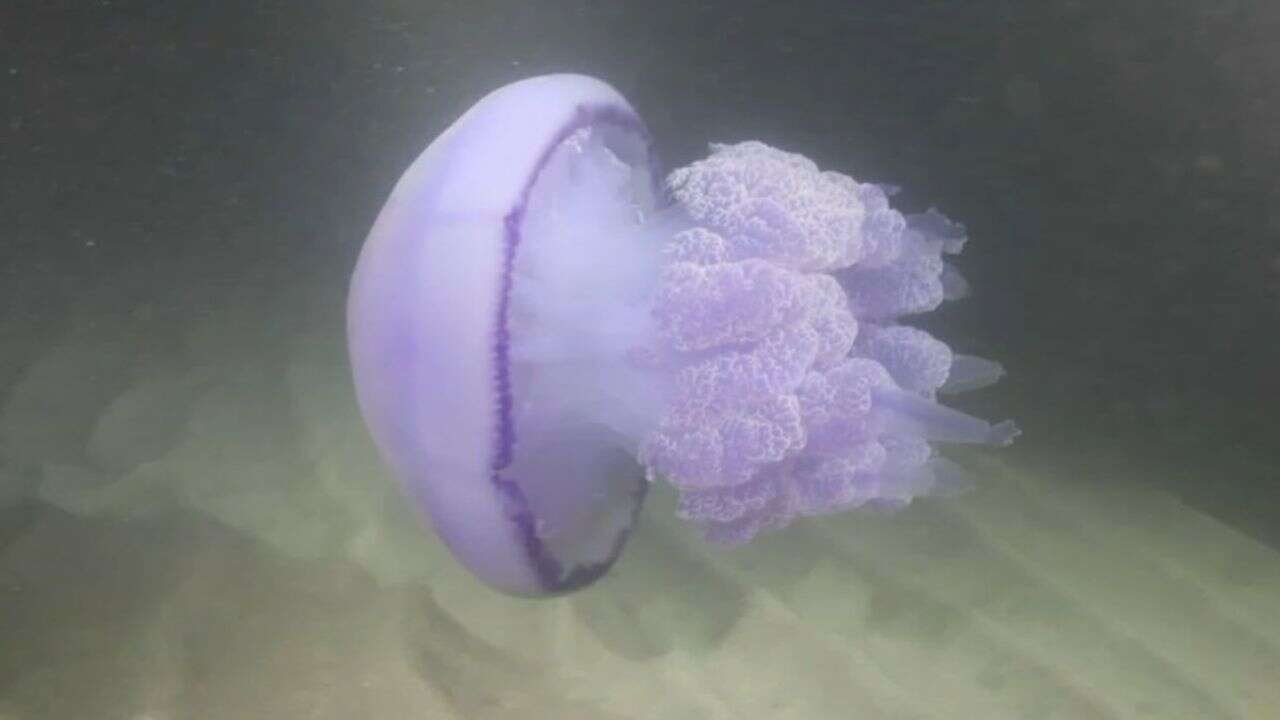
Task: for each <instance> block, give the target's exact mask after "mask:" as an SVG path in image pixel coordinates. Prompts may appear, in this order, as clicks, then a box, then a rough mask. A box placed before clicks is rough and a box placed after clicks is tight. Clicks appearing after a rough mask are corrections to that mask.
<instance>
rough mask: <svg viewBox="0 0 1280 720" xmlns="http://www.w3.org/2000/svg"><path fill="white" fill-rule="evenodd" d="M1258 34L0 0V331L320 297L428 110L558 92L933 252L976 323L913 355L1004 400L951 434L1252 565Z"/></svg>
mask: <svg viewBox="0 0 1280 720" xmlns="http://www.w3.org/2000/svg"><path fill="white" fill-rule="evenodd" d="M1277 37H1280V5H1277V4H1275V3H1268V2H1263V1H1262V0H1259V1H1257V2H1247V1H1245V0H1225V1H1223V2H1212V3H1210V2H1168V1H1167V0H1158V1H1157V0H1149V1H1142V0H1120V1H1107V2H1085V1H1082V0H1052V1H1049V2H1013V1H997V0H982V1H973V2H900V1H897V0H894V1H881V0H876V1H865V2H825V3H820V2H786V3H778V2H754V1H751V0H731V1H720V2H696V1H690V0H680V1H679V2H668V1H665V0H648V1H646V2H590V1H587V0H554V1H549V0H540V1H537V2H519V3H517V2H503V1H500V0H453V1H445V2H425V1H418V0H414V1H409V0H398V1H385V2H362V3H348V2H334V1H320V2H317V1H315V0H306V1H305V2H303V1H301V0H282V1H273V2H257V1H253V2H250V1H247V0H231V1H227V2H218V3H189V2H146V1H141V0H133V1H128V0H122V1H118V2H108V1H103V2H87V1H75V2H68V1H62V2H57V1H53V2H36V1H34V0H8V1H7V2H5V3H4V4H3V6H0V88H2V90H0V93H2V96H3V98H4V103H3V106H2V107H3V115H2V116H0V121H2V122H0V312H5V313H12V314H13V315H15V316H21V317H22V319H23V320H22V322H23V324H24V326H25V327H29V328H30V329H31V331H32V332H33V333H36V334H41V333H45V334H49V335H52V334H54V333H56V332H57V331H58V330H59V329H60V328H61V327H62V325H63V324H65V310H66V308H67V307H68V305H69V304H70V303H72V302H73V301H78V302H80V303H82V304H83V302H84V298H86V297H89V298H92V297H93V294H94V293H95V292H99V291H102V290H104V289H105V290H106V291H109V293H110V294H111V295H112V296H113V297H118V296H120V295H124V296H126V297H127V298H129V299H130V300H131V302H132V307H133V310H132V311H134V312H142V313H148V314H158V315H161V316H169V317H171V318H175V319H177V320H178V321H181V319H182V318H184V317H198V316H202V315H205V314H209V313H217V312H218V308H219V306H220V298H219V297H217V295H216V290H215V291H212V292H211V291H210V289H209V288H210V287H214V288H216V287H218V285H219V281H220V279H222V278H225V279H226V281H227V283H228V284H231V283H232V282H233V281H234V280H235V279H236V278H238V277H241V276H242V275H243V274H244V273H246V272H255V273H258V274H259V276H260V277H263V278H265V281H267V282H271V283H278V284H281V285H289V284H315V283H335V284H342V283H345V281H346V277H347V274H348V273H349V270H350V268H351V267H352V264H353V262H354V259H355V256H356V253H357V252H358V249H359V246H360V243H361V241H362V240H363V237H364V234H365V232H366V231H367V228H368V226H369V224H370V222H371V221H372V219H373V217H374V215H375V213H376V212H377V210H378V208H379V207H380V205H381V203H382V201H383V200H384V198H385V196H386V193H387V192H388V190H389V188H390V186H391V185H392V183H393V182H394V181H395V179H396V178H397V177H398V176H399V174H400V172H401V171H402V170H403V168H404V167H405V165H406V164H407V163H408V162H409V161H410V159H411V158H412V157H414V156H415V155H416V154H417V153H418V152H419V151H420V150H421V148H422V147H423V146H425V144H426V143H427V142H428V141H429V140H430V139H431V138H432V137H433V136H434V135H435V134H436V133H437V132H439V131H440V130H441V129H443V128H444V127H445V126H446V125H447V124H448V123H449V122H450V121H451V120H452V119H453V118H454V117H455V116H456V115H457V114H458V113H459V112H460V111H461V110H463V109H465V108H466V107H467V106H468V105H469V104H470V103H471V102H473V101H474V100H475V99H476V98H477V97H478V96H479V95H481V94H483V93H484V92H486V91H487V90H489V89H491V88H494V87H496V86H498V85H501V84H503V83H506V82H508V81H512V80H515V79H518V78H521V77H526V76H530V75H534V74H540V73H545V72H553V71H577V72H584V73H588V74H593V75H597V76H600V77H602V78H604V79H606V80H608V81H609V82H611V83H612V84H614V85H615V86H616V87H618V88H619V89H620V90H621V91H622V92H623V94H625V95H627V96H628V97H629V98H630V99H631V100H632V102H633V103H634V104H635V105H636V107H637V108H638V109H639V110H640V112H641V114H642V115H643V116H644V117H645V118H646V120H647V121H648V122H649V124H650V125H651V128H652V130H653V133H654V136H655V139H656V144H657V146H658V148H659V152H660V154H661V156H662V157H663V159H664V160H665V161H666V162H668V163H669V164H670V165H672V166H674V165H676V164H680V163H683V162H686V161H689V160H691V159H694V158H696V157H698V156H699V155H700V154H701V153H702V152H703V150H704V147H705V145H704V144H705V142H707V141H735V140H740V139H748V138H758V139H762V140H765V141H767V142H770V143H772V144H775V145H778V146H781V147H784V148H786V149H790V150H794V151H798V152H801V153H804V154H806V155H809V156H811V157H813V158H815V159H816V160H817V161H818V162H819V163H820V164H821V165H823V166H824V167H828V168H833V169H840V170H844V171H846V172H849V173H850V174H853V175H855V176H856V177H858V178H859V179H863V180H877V181H887V182H893V183H896V184H900V185H902V186H903V187H905V188H906V194H905V196H904V198H905V202H906V203H907V204H909V205H914V206H924V205H927V204H936V205H937V206H939V207H940V208H942V209H943V210H944V211H945V212H947V213H948V214H950V215H952V216H953V217H957V218H959V219H961V220H963V221H964V222H965V223H966V224H967V225H968V226H969V228H970V230H971V233H972V237H973V243H972V244H971V245H970V249H969V250H968V251H967V252H966V254H965V256H964V258H963V259H962V261H961V266H962V268H963V270H964V271H965V272H966V274H967V275H968V276H969V278H970V279H971V281H972V283H973V285H974V287H975V288H976V292H975V294H974V297H973V298H971V299H970V300H969V301H967V302H966V303H963V304H960V305H957V306H956V307H955V308H951V309H947V310H945V311H944V312H942V313H940V314H939V317H937V318H934V319H932V320H931V321H930V327H934V328H937V329H938V330H939V332H940V334H941V335H942V336H943V337H945V338H947V339H949V340H951V341H952V342H953V344H954V345H955V346H957V347H958V348H960V349H963V350H968V351H972V352H978V353H982V354H986V355H989V356H992V357H998V358H1000V359H1002V360H1003V361H1004V362H1005V364H1006V366H1007V367H1008V369H1009V373H1010V374H1009V378H1008V379H1007V380H1006V382H1004V383H1003V384H1002V385H1001V386H999V387H998V389H995V390H992V391H988V392H987V393H984V394H983V396H982V397H981V398H977V399H975V400H972V401H970V402H971V403H978V404H979V405H971V406H970V407H974V408H978V409H980V410H982V411H983V412H984V413H985V414H987V415H990V416H1014V417H1018V418H1020V419H1021V421H1022V424H1023V426H1024V429H1025V431H1026V434H1025V436H1024V437H1023V439H1022V441H1021V443H1020V446H1019V447H1018V448H1017V449H1016V450H1015V451H1014V452H1018V453H1022V454H1025V455H1027V456H1029V457H1030V458H1031V459H1032V460H1034V458H1035V457H1036V455H1037V453H1040V452H1042V451H1043V453H1044V456H1045V457H1048V456H1050V455H1052V456H1053V457H1054V458H1055V460H1054V462H1057V463H1061V462H1062V460H1061V458H1062V457H1070V458H1074V460H1073V462H1078V463H1079V467H1078V470H1079V476H1080V478H1081V482H1092V481H1095V480H1090V479H1089V478H1095V477H1100V478H1103V481H1105V477H1106V476H1107V475H1109V474H1115V473H1129V474H1134V473H1136V474H1139V475H1141V476H1143V477H1144V478H1146V479H1148V480H1150V481H1152V482H1157V483H1160V484H1163V485H1167V487H1168V488H1170V489H1172V490H1173V491H1174V492H1176V493H1177V494H1179V495H1180V496H1181V497H1183V498H1184V499H1185V500H1186V502H1188V503H1189V504H1192V505H1194V506H1196V507H1198V508H1200V509H1202V510H1204V511H1207V512H1209V513H1211V514H1213V515H1216V516H1217V517H1219V518H1222V519H1224V520H1226V521H1227V522H1229V523H1230V524H1232V525H1235V526H1237V527H1239V528H1241V529H1243V530H1245V531H1246V532H1248V533H1250V534H1252V535H1254V536H1256V537H1258V538H1260V539H1263V540H1264V541H1266V542H1269V543H1271V544H1273V545H1275V546H1278V547H1280V499H1278V498H1280V442H1278V441H1277V438H1280V172H1278V171H1280V42H1277V41H1276V40H1275V38H1277ZM197 280H198V281H199V282H196V281H197ZM77 299H78V300H77ZM113 307H114V306H113ZM116 311H117V310H114V309H112V310H111V312H116ZM279 322H280V323H281V324H282V325H287V324H288V323H289V322H290V320H289V318H285V317H282V318H280V319H279ZM29 360H30V358H29V357H26V356H24V355H23V352H22V351H21V349H20V348H19V347H18V346H17V345H11V346H10V347H9V348H4V349H0V388H3V387H6V386H7V385H8V384H9V383H10V382H12V381H13V380H14V378H15V377H17V376H18V374H19V373H20V372H21V371H22V369H23V367H24V364H25V363H26V362H28V361H29ZM1064 451H1066V452H1065V453H1064ZM1071 469H1076V468H1068V470H1071ZM8 512H9V514H10V516H12V514H13V513H15V512H19V511H15V510H10V511H8ZM20 512H23V513H33V512H40V511H39V510H38V509H36V508H34V507H32V506H26V507H24V508H22V509H21V510H20ZM10 519H11V520H12V519H13V518H12V517H10Z"/></svg>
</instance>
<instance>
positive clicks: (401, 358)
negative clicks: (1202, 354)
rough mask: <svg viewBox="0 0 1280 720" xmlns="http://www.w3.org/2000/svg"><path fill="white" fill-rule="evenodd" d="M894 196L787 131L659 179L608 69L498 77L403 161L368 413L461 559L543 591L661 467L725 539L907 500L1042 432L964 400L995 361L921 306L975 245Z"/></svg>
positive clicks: (687, 511) (383, 272)
mask: <svg viewBox="0 0 1280 720" xmlns="http://www.w3.org/2000/svg"><path fill="white" fill-rule="evenodd" d="M892 192H893V191H892V189H891V188H886V187H882V186H878V185H875V184H870V183H860V182H858V181H856V180H854V179H852V178H851V177H849V176H847V175H843V174H840V173H836V172H831V171H824V170H820V169H819V168H818V166H817V165H816V164H815V163H814V162H813V161H812V160H809V159H808V158H805V157H803V156H801V155H798V154H793V153H789V152H785V151H783V150H779V149H776V148H774V147H771V146H769V145H766V144H764V143H761V142H756V141H748V142H740V143H736V144H725V145H712V146H711V148H710V154H709V155H708V156H707V157H706V158H704V159H701V160H698V161H696V162H694V163H692V164H690V165H688V166H687V167H683V168H680V169H677V170H675V171H673V172H671V173H669V174H667V175H666V176H665V178H660V177H659V174H658V171H657V168H656V167H655V161H654V158H653V155H652V153H651V148H650V138H649V134H648V132H647V130H646V128H645V125H644V123H643V122H642V120H641V119H640V117H639V115H638V114H637V113H636V111H635V110H634V109H633V108H632V106H631V105H630V104H629V103H628V102H627V101H626V100H625V99H624V98H623V97H622V96H621V95H620V94H619V93H618V92H617V91H616V90H614V89H613V88H612V87H610V86H609V85H607V84H606V83H604V82H602V81H600V80H597V79H594V78H591V77H586V76H581V75H571V74H559V75H548V76H542V77H535V78H531V79H527V80H522V81H519V82H516V83H513V84H511V85H507V86H505V87H502V88H500V89H498V90H496V91H493V92H492V93H490V94H489V95H487V96H485V97H484V98H482V99H481V100H480V101H479V102H477V103H476V104H475V105H474V106H473V107H472V108H471V109H470V110H468V111H467V112H466V113H464V114H463V115H462V116H461V117H460V118H459V119H458V120H457V121H456V122H454V123H453V124H452V125H451V126H450V127H448V128H447V129H446V130H445V131H444V132H443V133H442V134H441V135H440V136H439V137H437V138H436V139H435V140H434V141H433V142H432V143H431V144H430V145H429V146H428V147H427V148H426V150H425V151H423V153H422V154H421V156H419V157H418V158H417V159H416V160H415V161H414V162H413V163H412V165H411V166H410V167H409V168H408V170H407V171H406V172H405V173H404V175H403V176H402V177H401V178H400V180H399V182H398V183H397V184H396V186H395V188H394V190H393V191H392V193H391V195H390V197H389V199H388V200H387V201H386V204H385V206H384V207H383V209H382V211H381V213H380V214H379V215H378V217H377V219H376V221H375V223H374V225H373V227H372V229H371V231H370V233H369V235H368V238H367V239H366V241H365V244H364V246H363V248H362V249H361V252H360V256H359V259H358V261H357V263H356V268H355V271H354V274H353V277H352V280H351V285H350V290H349V296H348V306H347V335H348V348H349V355H350V360H351V366H352V371H353V376H354V384H355V389H356V395H357V399H358V402H359V406H360V410H361V413H362V415H363V418H364V420H365V424H366V426H367V427H368V429H369V431H370V434H371V435H372V437H373V439H374V441H375V444H376V445H377V446H378V449H379V451H380V454H381V455H382V457H383V458H384V460H385V462H386V463H387V465H388V466H389V467H390V469H391V471H392V472H393V474H394V475H395V476H396V477H398V479H399V480H400V481H401V483H402V485H403V488H404V490H405V495H406V497H407V498H408V499H409V501H411V502H413V503H414V504H415V505H416V506H417V507H418V508H419V509H421V510H422V511H423V513H424V514H425V517H426V519H427V521H428V523H429V525H430V527H431V528H432V529H434V531H435V533H436V534H437V535H438V536H439V537H440V539H441V540H442V541H443V542H444V544H445V545H446V546H447V547H448V549H449V550H450V552H451V553H452V554H453V556H454V557H455V558H457V560H458V561H460V562H461V563H462V564H463V565H464V566H465V567H466V568H467V569H469V570H470V571H471V573H472V574H474V575H475V576H476V577H477V578H479V579H480V580H481V581H483V582H484V583H487V584H488V585H490V586H492V587H493V588H496V589H497V590H500V591H502V592H505V593H510V594H513V595H518V596H545V595H556V594H561V593H565V592H568V591H572V590H575V589H578V588H581V587H584V586H586V585H588V584H590V583H592V582H593V581H595V580H596V579H598V578H600V577H601V576H602V575H604V573H605V572H606V571H607V570H608V569H609V568H610V567H611V566H612V565H613V564H614V562H615V561H616V560H617V558H618V557H619V555H620V553H621V552H622V548H623V545H624V544H625V542H626V540H627V537H628V534H629V533H630V531H631V530H632V528H633V527H634V526H635V524H636V521H637V516H638V514H639V512H640V508H641V505H642V503H643V501H644V498H645V495H646V492H647V490H648V488H649V485H650V484H651V483H653V482H666V483H669V484H670V485H672V486H674V487H675V488H676V490H677V491H678V494H679V501H678V506H677V513H678V515H679V516H680V517H681V518H682V519H684V520H685V521H687V522H689V523H691V524H692V525H693V526H694V527H695V528H696V529H697V530H698V531H699V532H700V534H701V535H702V536H703V537H705V538H706V540H707V541H708V542H712V543H718V544H721V545H726V546H733V545H740V544H743V543H746V542H747V541H749V540H751V539H752V538H753V537H755V536H757V535H758V534H759V533H762V532H766V531H772V530H777V529H780V528H782V527H783V526H786V525H787V524H789V523H791V522H792V521H794V520H796V519H798V518H803V517H806V516H818V515H826V514H831V513H837V512H842V511H846V510H851V509H854V508H896V507H901V506H903V505H905V504H907V503H909V502H910V501H911V500H912V499H913V498H916V497H920V496H924V495H930V494H937V493H941V492H947V491H949V490H950V489H952V488H954V487H956V486H957V484H958V483H959V482H960V481H961V478H962V476H963V472H962V471H961V470H960V469H959V468H958V467H957V466H956V465H954V464H953V463H951V462H948V461H947V460H946V459H945V458H944V457H942V456H941V455H940V454H938V453H937V452H936V451H935V445H937V444H941V443H985V444H990V445H1004V444H1007V443H1009V442H1010V441H1011V440H1012V439H1013V437H1014V436H1015V435H1017V433H1018V430H1017V428H1016V426H1015V425H1014V424H1013V423H1012V422H1010V421H1005V422H1001V423H997V424H992V423H988V422H986V421H984V420H981V419H978V418H976V417H972V416H970V415H967V414H964V413H962V412H960V411H957V410H954V409H951V408H948V407H947V406H945V405H943V404H941V403H939V402H938V394H939V393H944V392H947V391H952V390H954V391H959V390H970V389H975V388H977V387H981V386H983V385H987V384H990V383H991V382H993V381H995V380H996V379H997V378H998V377H999V376H1000V375H1001V374H1002V372H1003V371H1002V369H1001V367H1000V365H999V364H998V363H996V362H993V361H990V360H984V359H981V358H977V357H972V356H965V355H960V354H956V353H953V352H952V351H951V349H950V348H949V347H948V346H947V345H946V344H944V343H943V342H942V341H940V340H938V339H936V338H934V337H932V336H931V335H929V334H928V333H926V332H924V331H923V330H920V329H917V328H914V327H912V326H910V325H908V324H905V323H904V322H903V319H904V318H907V317H909V316H911V315H913V314H918V313H925V312H928V311H930V310H933V309H934V308H936V307H938V305H939V304H940V303H942V302H943V301H944V300H947V299H953V298H956V297H959V296H961V295H963V294H964V293H965V291H966V286H965V283H964V280H963V279H962V278H961V277H960V275H959V274H958V273H957V272H956V271H955V270H954V269H953V268H952V267H951V265H950V264H949V263H948V262H947V260H946V258H947V256H950V255H954V254H955V253H959V252H960V251H961V249H962V248H963V246H964V244H965V240H966V235H965V231H964V228H963V227H962V226H961V225H960V224H958V223H955V222H952V221H951V220H949V219H948V218H946V217H945V216H943V215H942V214H941V213H939V212H937V211H934V210H930V211H928V212H924V213H916V214H905V215H904V214H903V213H901V212H899V211H897V210H895V209H893V208H892V207H891V205H890V202H889V200H890V196H891V194H892Z"/></svg>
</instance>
